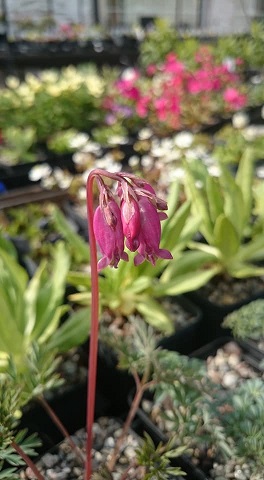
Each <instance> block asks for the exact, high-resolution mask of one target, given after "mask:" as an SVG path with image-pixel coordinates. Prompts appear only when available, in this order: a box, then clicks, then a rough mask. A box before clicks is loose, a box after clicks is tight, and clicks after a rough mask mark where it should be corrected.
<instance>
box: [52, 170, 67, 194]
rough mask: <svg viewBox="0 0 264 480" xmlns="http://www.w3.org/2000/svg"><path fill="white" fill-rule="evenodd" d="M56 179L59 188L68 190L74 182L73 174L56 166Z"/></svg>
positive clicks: (54, 172) (54, 173)
mask: <svg viewBox="0 0 264 480" xmlns="http://www.w3.org/2000/svg"><path fill="white" fill-rule="evenodd" d="M53 175H54V178H55V181H56V183H57V185H58V187H59V188H61V189H62V190H67V188H69V187H70V185H71V182H72V175H70V174H69V173H66V172H64V171H63V170H62V169H61V168H55V169H54V171H53Z"/></svg>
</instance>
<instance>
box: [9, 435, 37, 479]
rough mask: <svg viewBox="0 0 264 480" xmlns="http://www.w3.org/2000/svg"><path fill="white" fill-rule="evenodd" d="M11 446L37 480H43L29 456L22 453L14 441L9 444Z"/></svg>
mask: <svg viewBox="0 0 264 480" xmlns="http://www.w3.org/2000/svg"><path fill="white" fill-rule="evenodd" d="M11 446H12V447H13V449H14V450H15V451H16V452H17V453H18V455H20V457H21V458H23V460H24V462H25V463H26V464H27V466H28V467H29V468H30V469H31V470H32V472H33V473H34V475H35V477H36V478H37V480H45V479H44V477H43V475H42V474H41V473H40V471H39V469H38V468H37V467H36V465H35V464H34V463H33V462H32V460H31V459H30V458H29V456H28V455H27V454H26V453H25V452H24V450H22V448H21V447H20V446H19V445H18V444H17V443H16V442H14V441H13V442H12V443H11Z"/></svg>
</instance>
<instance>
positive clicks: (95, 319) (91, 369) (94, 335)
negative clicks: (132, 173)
mask: <svg viewBox="0 0 264 480" xmlns="http://www.w3.org/2000/svg"><path fill="white" fill-rule="evenodd" d="M96 172H97V171H95V170H93V171H92V172H91V173H90V174H89V176H88V180H87V185H86V198H87V217H88V232H89V245H90V266H91V294H92V303H91V332H90V342H89V358H88V382H87V407H86V433H87V439H86V468H85V480H90V478H91V475H92V446H93V438H92V433H93V423H94V412H95V394H96V371H97V352H98V328H99V287H98V272H97V250H96V240H95V235H94V229H93V180H94V178H95V176H96V174H98V172H97V173H96ZM102 172H103V171H102ZM99 173H101V172H100V171H99Z"/></svg>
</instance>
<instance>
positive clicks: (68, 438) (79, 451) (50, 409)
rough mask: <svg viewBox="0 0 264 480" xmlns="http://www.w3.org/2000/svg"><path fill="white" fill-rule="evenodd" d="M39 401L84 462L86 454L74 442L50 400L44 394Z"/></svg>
mask: <svg viewBox="0 0 264 480" xmlns="http://www.w3.org/2000/svg"><path fill="white" fill-rule="evenodd" d="M37 398H38V401H39V403H40V404H41V406H42V407H43V408H44V410H45V411H46V412H47V414H48V415H49V417H50V418H51V420H52V421H53V423H54V424H55V425H56V426H57V428H58V430H59V431H60V432H61V433H62V435H63V436H64V438H65V439H66V440H67V441H68V443H69V444H70V446H71V448H72V449H73V451H74V452H75V453H76V455H77V457H78V458H80V459H81V461H82V462H84V461H85V456H84V454H83V453H82V451H81V450H80V449H79V448H78V446H77V445H76V444H75V443H74V441H73V439H72V437H71V436H70V434H69V432H68V430H67V429H66V428H65V426H64V425H63V423H62V422H61V420H60V419H59V417H58V416H57V414H56V413H55V412H54V410H53V408H52V407H51V406H50V405H49V404H48V402H47V401H46V400H45V398H44V397H43V395H41V396H39V397H37Z"/></svg>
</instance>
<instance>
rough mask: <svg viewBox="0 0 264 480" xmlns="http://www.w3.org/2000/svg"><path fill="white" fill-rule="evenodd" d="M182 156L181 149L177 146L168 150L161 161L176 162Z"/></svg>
mask: <svg viewBox="0 0 264 480" xmlns="http://www.w3.org/2000/svg"><path fill="white" fill-rule="evenodd" d="M181 158H182V151H181V150H179V149H178V148H177V149H176V148H174V149H173V150H170V151H169V152H167V153H166V155H165V156H164V157H163V158H162V161H163V162H164V163H171V162H177V161H178V160H180V159H181Z"/></svg>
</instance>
